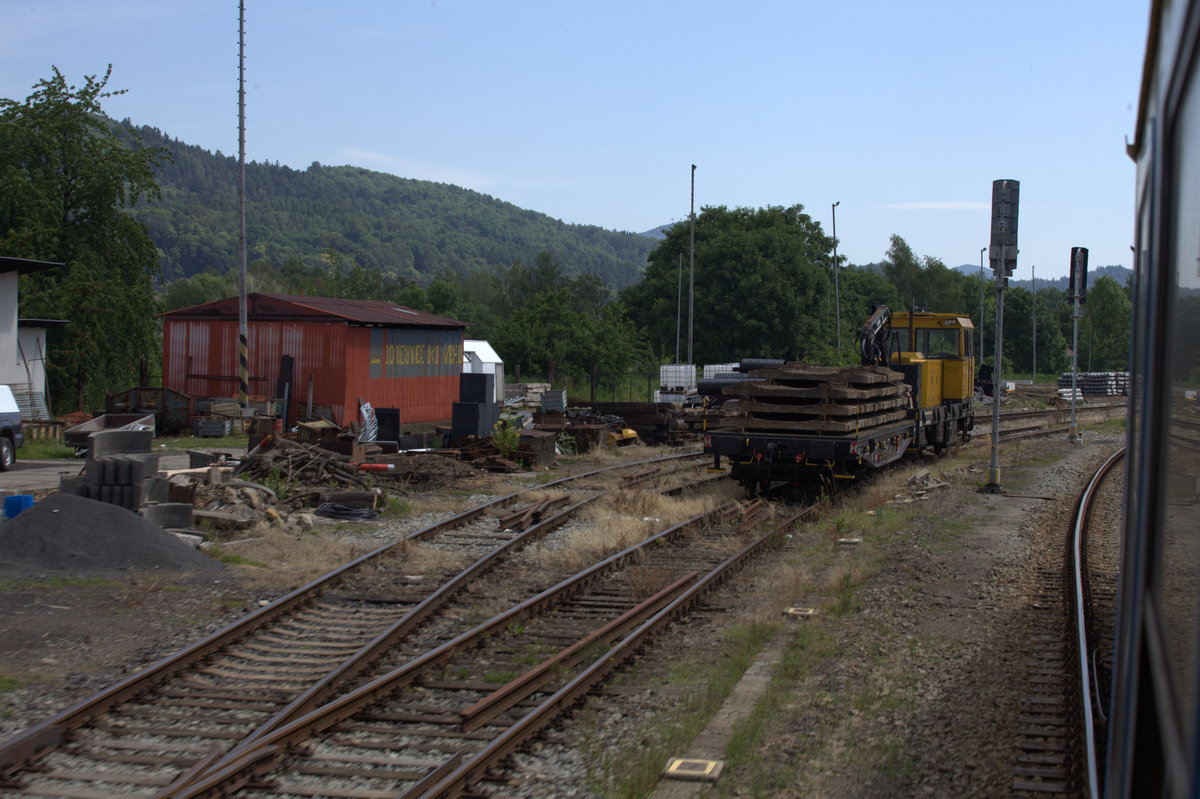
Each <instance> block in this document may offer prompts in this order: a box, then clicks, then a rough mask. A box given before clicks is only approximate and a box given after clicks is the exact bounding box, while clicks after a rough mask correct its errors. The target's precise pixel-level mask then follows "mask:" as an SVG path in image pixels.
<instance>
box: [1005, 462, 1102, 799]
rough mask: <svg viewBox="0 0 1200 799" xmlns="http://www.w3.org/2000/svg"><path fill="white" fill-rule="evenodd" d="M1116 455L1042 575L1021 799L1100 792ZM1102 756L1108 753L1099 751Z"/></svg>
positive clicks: (1024, 713) (1025, 710)
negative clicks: (1058, 557)
mask: <svg viewBox="0 0 1200 799" xmlns="http://www.w3.org/2000/svg"><path fill="white" fill-rule="evenodd" d="M1124 454H1125V451H1124V449H1121V450H1118V451H1117V452H1116V453H1114V454H1113V455H1112V456H1111V457H1109V458H1108V459H1107V460H1106V461H1105V462H1104V464H1103V465H1102V466H1101V467H1100V468H1099V469H1098V470H1097V471H1096V473H1095V474H1094V475H1093V476H1092V479H1091V480H1090V481H1089V483H1088V485H1087V486H1086V487H1085V489H1084V490H1083V491H1082V492H1081V494H1080V498H1079V501H1078V503H1077V505H1076V508H1075V512H1074V514H1073V516H1072V519H1071V524H1070V529H1069V531H1068V534H1067V536H1066V537H1065V546H1064V547H1063V549H1062V552H1063V558H1062V562H1061V565H1060V567H1058V568H1044V569H1042V570H1041V571H1040V573H1039V578H1040V585H1039V592H1038V594H1037V595H1036V596H1035V599H1034V605H1033V608H1034V613H1035V614H1036V625H1037V630H1036V632H1035V633H1034V635H1033V637H1032V644H1033V652H1032V655H1031V658H1030V661H1029V666H1028V674H1027V682H1026V686H1025V691H1024V694H1023V696H1022V699H1021V714H1020V718H1019V730H1018V740H1017V744H1016V745H1017V761H1016V764H1015V766H1014V770H1013V782H1012V789H1013V791H1014V793H1015V795H1018V796H1044V795H1046V794H1054V795H1059V796H1080V797H1095V796H1099V790H1100V786H1099V784H1098V776H1097V775H1098V774H1099V773H1100V770H1099V764H1098V757H1099V755H1098V747H1097V743H1096V741H1097V740H1101V741H1102V740H1103V735H1100V736H1099V738H1097V731H1098V730H1099V729H1102V727H1103V724H1104V720H1105V713H1104V709H1103V704H1102V701H1101V700H1102V699H1106V698H1107V696H1108V680H1109V679H1110V675H1109V674H1108V673H1107V670H1106V669H1105V668H1104V667H1103V666H1101V665H1100V664H1102V663H1105V662H1107V661H1108V660H1109V659H1110V658H1111V636H1112V629H1113V620H1114V618H1115V602H1116V600H1115V597H1116V562H1117V556H1118V547H1119V541H1118V536H1119V524H1118V523H1117V521H1116V520H1117V519H1119V511H1120V496H1121V486H1120V484H1119V482H1120V481H1119V480H1118V479H1114V478H1113V477H1112V476H1111V473H1112V472H1113V470H1114V469H1115V468H1116V467H1117V466H1119V465H1120V464H1121V462H1122V459H1123V457H1124ZM1100 754H1102V753H1100Z"/></svg>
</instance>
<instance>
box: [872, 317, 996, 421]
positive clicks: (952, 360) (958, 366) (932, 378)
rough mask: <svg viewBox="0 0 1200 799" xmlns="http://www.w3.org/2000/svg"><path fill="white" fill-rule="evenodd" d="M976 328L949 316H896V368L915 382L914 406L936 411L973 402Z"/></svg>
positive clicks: (893, 346)
mask: <svg viewBox="0 0 1200 799" xmlns="http://www.w3.org/2000/svg"><path fill="white" fill-rule="evenodd" d="M974 340H975V325H974V323H973V322H972V321H971V320H970V319H969V318H968V317H965V316H958V315H957V314H949V313H928V312H919V311H918V312H913V313H897V314H892V322H891V335H890V343H889V349H890V353H891V357H890V361H891V363H892V367H893V368H895V369H897V370H899V371H901V372H904V373H905V375H906V377H908V379H909V380H910V381H911V385H912V387H913V391H914V392H915V394H916V396H915V397H914V404H915V405H916V407H918V408H934V407H937V406H940V405H942V404H943V403H947V402H961V401H963V400H969V399H971V398H972V397H973V396H974V393H975V388H974V384H975V380H974V376H975V358H974V357H973V356H972V354H971V353H972V351H973V350H974Z"/></svg>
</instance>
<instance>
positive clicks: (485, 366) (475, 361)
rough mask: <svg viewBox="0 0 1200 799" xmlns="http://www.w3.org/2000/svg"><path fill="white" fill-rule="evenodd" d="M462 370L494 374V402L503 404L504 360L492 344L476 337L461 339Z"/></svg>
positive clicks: (472, 372) (469, 372)
mask: <svg viewBox="0 0 1200 799" xmlns="http://www.w3.org/2000/svg"><path fill="white" fill-rule="evenodd" d="M463 371H464V372H466V373H468V374H490V375H495V382H496V402H499V403H500V404H501V405H503V404H504V361H503V360H501V358H500V356H499V355H498V354H497V353H496V351H495V350H494V349H492V345H491V344H489V343H487V342H486V341H480V340H478V339H464V340H463Z"/></svg>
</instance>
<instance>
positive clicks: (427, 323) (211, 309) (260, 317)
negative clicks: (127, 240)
mask: <svg viewBox="0 0 1200 799" xmlns="http://www.w3.org/2000/svg"><path fill="white" fill-rule="evenodd" d="M237 315H238V298H237V297H230V298H228V299H224V300H217V301H216V302H209V303H205V304H203V305H193V306H192V307H190V308H180V309H179V310H177V311H168V312H167V313H164V314H160V316H162V317H163V318H165V319H189V320H195V319H236V318H237ZM246 316H247V318H249V319H252V320H254V321H256V322H263V321H282V320H314V319H340V320H342V321H345V322H347V323H349V324H360V325H384V326H388V327H397V326H402V327H449V328H462V327H466V326H467V323H466V322H460V321H458V320H457V319H448V318H446V317H444V316H438V315H437V314H431V313H427V312H425V311H417V310H414V309H412V308H405V307H404V306H402V305H396V304H395V303H392V302H384V301H382V300H346V299H339V298H336V297H294V296H287V295H284V294H258V293H251V294H247V295H246Z"/></svg>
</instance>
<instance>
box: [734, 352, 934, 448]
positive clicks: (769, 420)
mask: <svg viewBox="0 0 1200 799" xmlns="http://www.w3.org/2000/svg"><path fill="white" fill-rule="evenodd" d="M751 377H752V378H753V379H752V380H747V381H745V382H742V383H737V384H735V385H731V386H726V387H725V388H724V389H723V392H724V394H725V395H727V396H734V397H738V398H740V399H739V400H738V402H737V405H736V412H735V413H733V414H732V415H731V416H729V417H728V418H726V419H725V420H723V421H722V423H721V429H723V430H730V429H732V430H737V431H740V432H745V433H794V434H797V435H814V434H815V435H846V434H852V433H857V432H861V431H863V430H869V429H871V428H874V427H879V426H881V425H887V424H892V423H894V422H899V421H901V420H903V419H904V418H905V416H906V414H907V411H908V408H909V406H910V405H911V398H910V388H909V386H908V385H907V384H905V383H904V382H903V380H904V378H903V376H902V375H901V374H900V373H899V372H895V371H892V370H891V369H888V368H886V367H882V366H852V367H845V368H839V367H833V366H811V365H808V364H803V363H786V364H783V365H782V366H775V367H770V368H767V369H759V370H756V371H754V372H751ZM731 410H733V409H731Z"/></svg>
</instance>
